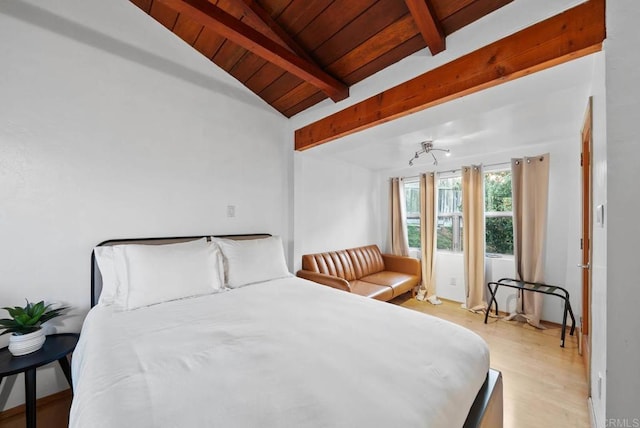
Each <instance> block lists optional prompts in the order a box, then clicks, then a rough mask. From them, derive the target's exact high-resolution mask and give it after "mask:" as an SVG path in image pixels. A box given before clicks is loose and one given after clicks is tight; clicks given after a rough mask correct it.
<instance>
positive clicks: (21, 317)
mask: <svg viewBox="0 0 640 428" xmlns="http://www.w3.org/2000/svg"><path fill="white" fill-rule="evenodd" d="M50 308H51V305H45V304H44V301H40V302H38V303H32V302H29V301H28V300H27V305H26V306H25V307H20V306H14V307H5V308H3V309H5V310H6V311H7V312H9V316H11V318H12V319H6V318H5V319H0V327H3V328H4V331H2V333H0V336H1V335H3V334H7V333H15V334H27V333H31V332H33V331H36V330H38V329H39V328H40V325H41V324H42V323H44V322H46V321H49V320H51V319H53V318H56V317H59V316H60V315H62V314H63V313H64V311H65V310H67V309H68V308H67V307H66V306H65V307H61V308H57V309H50Z"/></svg>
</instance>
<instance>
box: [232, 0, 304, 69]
mask: <svg viewBox="0 0 640 428" xmlns="http://www.w3.org/2000/svg"><path fill="white" fill-rule="evenodd" d="M239 1H242V2H244V4H245V5H246V6H247V7H246V8H244V10H245V11H246V12H248V13H251V15H253V17H254V18H255V19H258V20H260V21H262V22H264V24H265V25H266V26H267V27H269V29H270V30H271V31H272V32H273V34H275V36H276V37H277V38H278V40H276V41H280V42H282V44H283V45H284V46H285V47H287V48H289V50H291V51H292V52H294V53H296V54H297V55H298V56H299V57H301V58H304V59H306V60H307V61H309V62H310V63H314V64H316V65H317V63H316V61H315V60H314V59H313V58H311V55H309V53H308V52H307V51H306V50H305V49H304V48H303V47H302V46H300V44H299V43H298V42H296V41H295V40H294V39H293V37H291V35H290V34H289V33H287V32H286V31H285V30H284V28H282V27H281V26H280V24H278V23H277V22H276V21H275V19H273V18H272V17H271V15H269V12H267V11H266V10H264V8H263V7H262V6H260V5H259V4H258V2H256V1H255V0H239Z"/></svg>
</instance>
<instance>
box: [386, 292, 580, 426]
mask: <svg viewBox="0 0 640 428" xmlns="http://www.w3.org/2000/svg"><path fill="white" fill-rule="evenodd" d="M393 303H395V304H398V305H401V306H403V307H405V308H409V309H413V310H417V311H420V312H424V313H427V314H430V315H434V316H437V317H439V318H443V319H446V320H448V321H451V322H454V323H456V324H459V325H462V326H464V327H466V328H468V329H469V330H472V331H474V332H476V333H477V334H478V335H480V336H481V337H482V338H483V339H484V340H486V341H487V343H488V344H489V349H490V352H491V367H492V368H494V369H496V370H500V371H501V372H502V376H503V382H504V427H505V428H529V427H531V428H534V427H535V428H538V427H545V428H554V427H558V428H560V427H562V428H572V427H575V428H587V427H589V426H590V425H589V424H590V422H589V413H588V407H587V391H588V390H587V380H586V371H585V367H584V364H583V361H582V357H581V356H580V355H579V354H578V341H577V338H576V336H569V334H568V330H567V339H566V341H565V347H564V348H561V347H560V327H559V326H556V325H552V326H549V328H548V329H547V330H538V329H536V328H534V327H531V326H529V325H528V324H524V323H518V322H512V321H503V320H498V319H496V318H489V321H488V323H487V324H484V315H482V314H474V313H471V312H469V311H467V310H464V309H461V308H460V304H459V303H454V302H448V301H443V304H442V305H438V306H434V305H432V304H430V303H427V302H420V301H418V300H416V299H412V298H410V297H408V296H407V295H405V296H400V297H398V298H397V299H395V300H394V301H393Z"/></svg>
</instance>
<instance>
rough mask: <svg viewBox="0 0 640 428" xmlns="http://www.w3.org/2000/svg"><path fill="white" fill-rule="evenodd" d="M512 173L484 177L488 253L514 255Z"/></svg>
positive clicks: (488, 173) (498, 173)
mask: <svg viewBox="0 0 640 428" xmlns="http://www.w3.org/2000/svg"><path fill="white" fill-rule="evenodd" d="M511 202H512V199H511V171H495V172H487V173H486V174H485V175H484V204H485V213H486V214H485V215H486V219H485V235H486V238H485V239H486V252H487V253H496V254H513V214H512V209H513V208H512V204H511Z"/></svg>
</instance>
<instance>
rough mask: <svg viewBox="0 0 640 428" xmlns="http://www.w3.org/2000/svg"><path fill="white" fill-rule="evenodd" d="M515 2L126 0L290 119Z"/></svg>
mask: <svg viewBox="0 0 640 428" xmlns="http://www.w3.org/2000/svg"><path fill="white" fill-rule="evenodd" d="M511 1H512V0H210V1H209V0H131V2H132V3H134V4H135V5H136V6H138V7H139V8H140V9H142V10H143V11H145V12H146V13H148V14H149V15H150V17H152V18H153V19H155V20H156V21H157V22H159V23H160V24H162V25H164V26H165V27H166V28H167V29H168V30H170V31H172V32H173V33H175V34H176V35H177V36H178V37H180V38H181V39H182V40H184V41H185V42H186V43H188V44H189V45H191V46H192V47H193V48H194V49H196V50H198V51H199V52H200V53H201V54H202V55H204V56H206V57H207V58H209V59H210V60H211V61H212V62H214V63H215V64H217V65H218V66H219V67H221V68H222V69H224V70H226V71H227V72H228V73H229V74H231V75H232V76H233V77H235V78H236V79H237V80H238V81H240V82H241V83H243V84H244V85H245V86H246V87H247V88H248V89H250V90H251V91H253V92H254V93H255V94H256V95H258V96H259V97H260V98H262V99H263V100H265V101H266V102H267V103H269V104H270V105H271V106H273V108H275V109H276V110H278V111H279V112H281V113H282V114H283V115H285V116H286V117H291V116H293V115H295V114H296V113H299V112H301V111H303V110H305V109H307V108H309V107H311V106H313V105H315V104H317V103H319V102H320V101H323V100H325V99H327V98H331V99H332V100H334V101H340V100H342V99H344V98H346V97H347V96H348V91H349V86H351V85H353V84H354V83H357V82H359V81H361V80H363V79H365V78H366V77H369V76H371V75H372V74H374V73H376V72H378V71H380V70H382V69H384V68H386V67H387V66H389V65H391V64H393V63H395V62H397V61H399V60H401V59H403V58H405V57H407V56H409V55H411V54H413V53H414V52H416V51H418V50H421V49H423V48H425V47H429V50H430V51H431V53H432V55H437V54H438V53H439V52H442V51H443V50H444V49H445V48H446V36H448V35H449V34H451V33H453V32H455V31H456V30H458V29H460V28H462V27H464V26H466V25H468V24H470V23H472V22H474V21H476V20H478V19H480V18H481V17H483V16H485V15H487V14H489V13H491V12H493V11H494V10H496V9H498V8H500V7H502V6H504V5H505V4H507V3H510V2H511Z"/></svg>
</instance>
